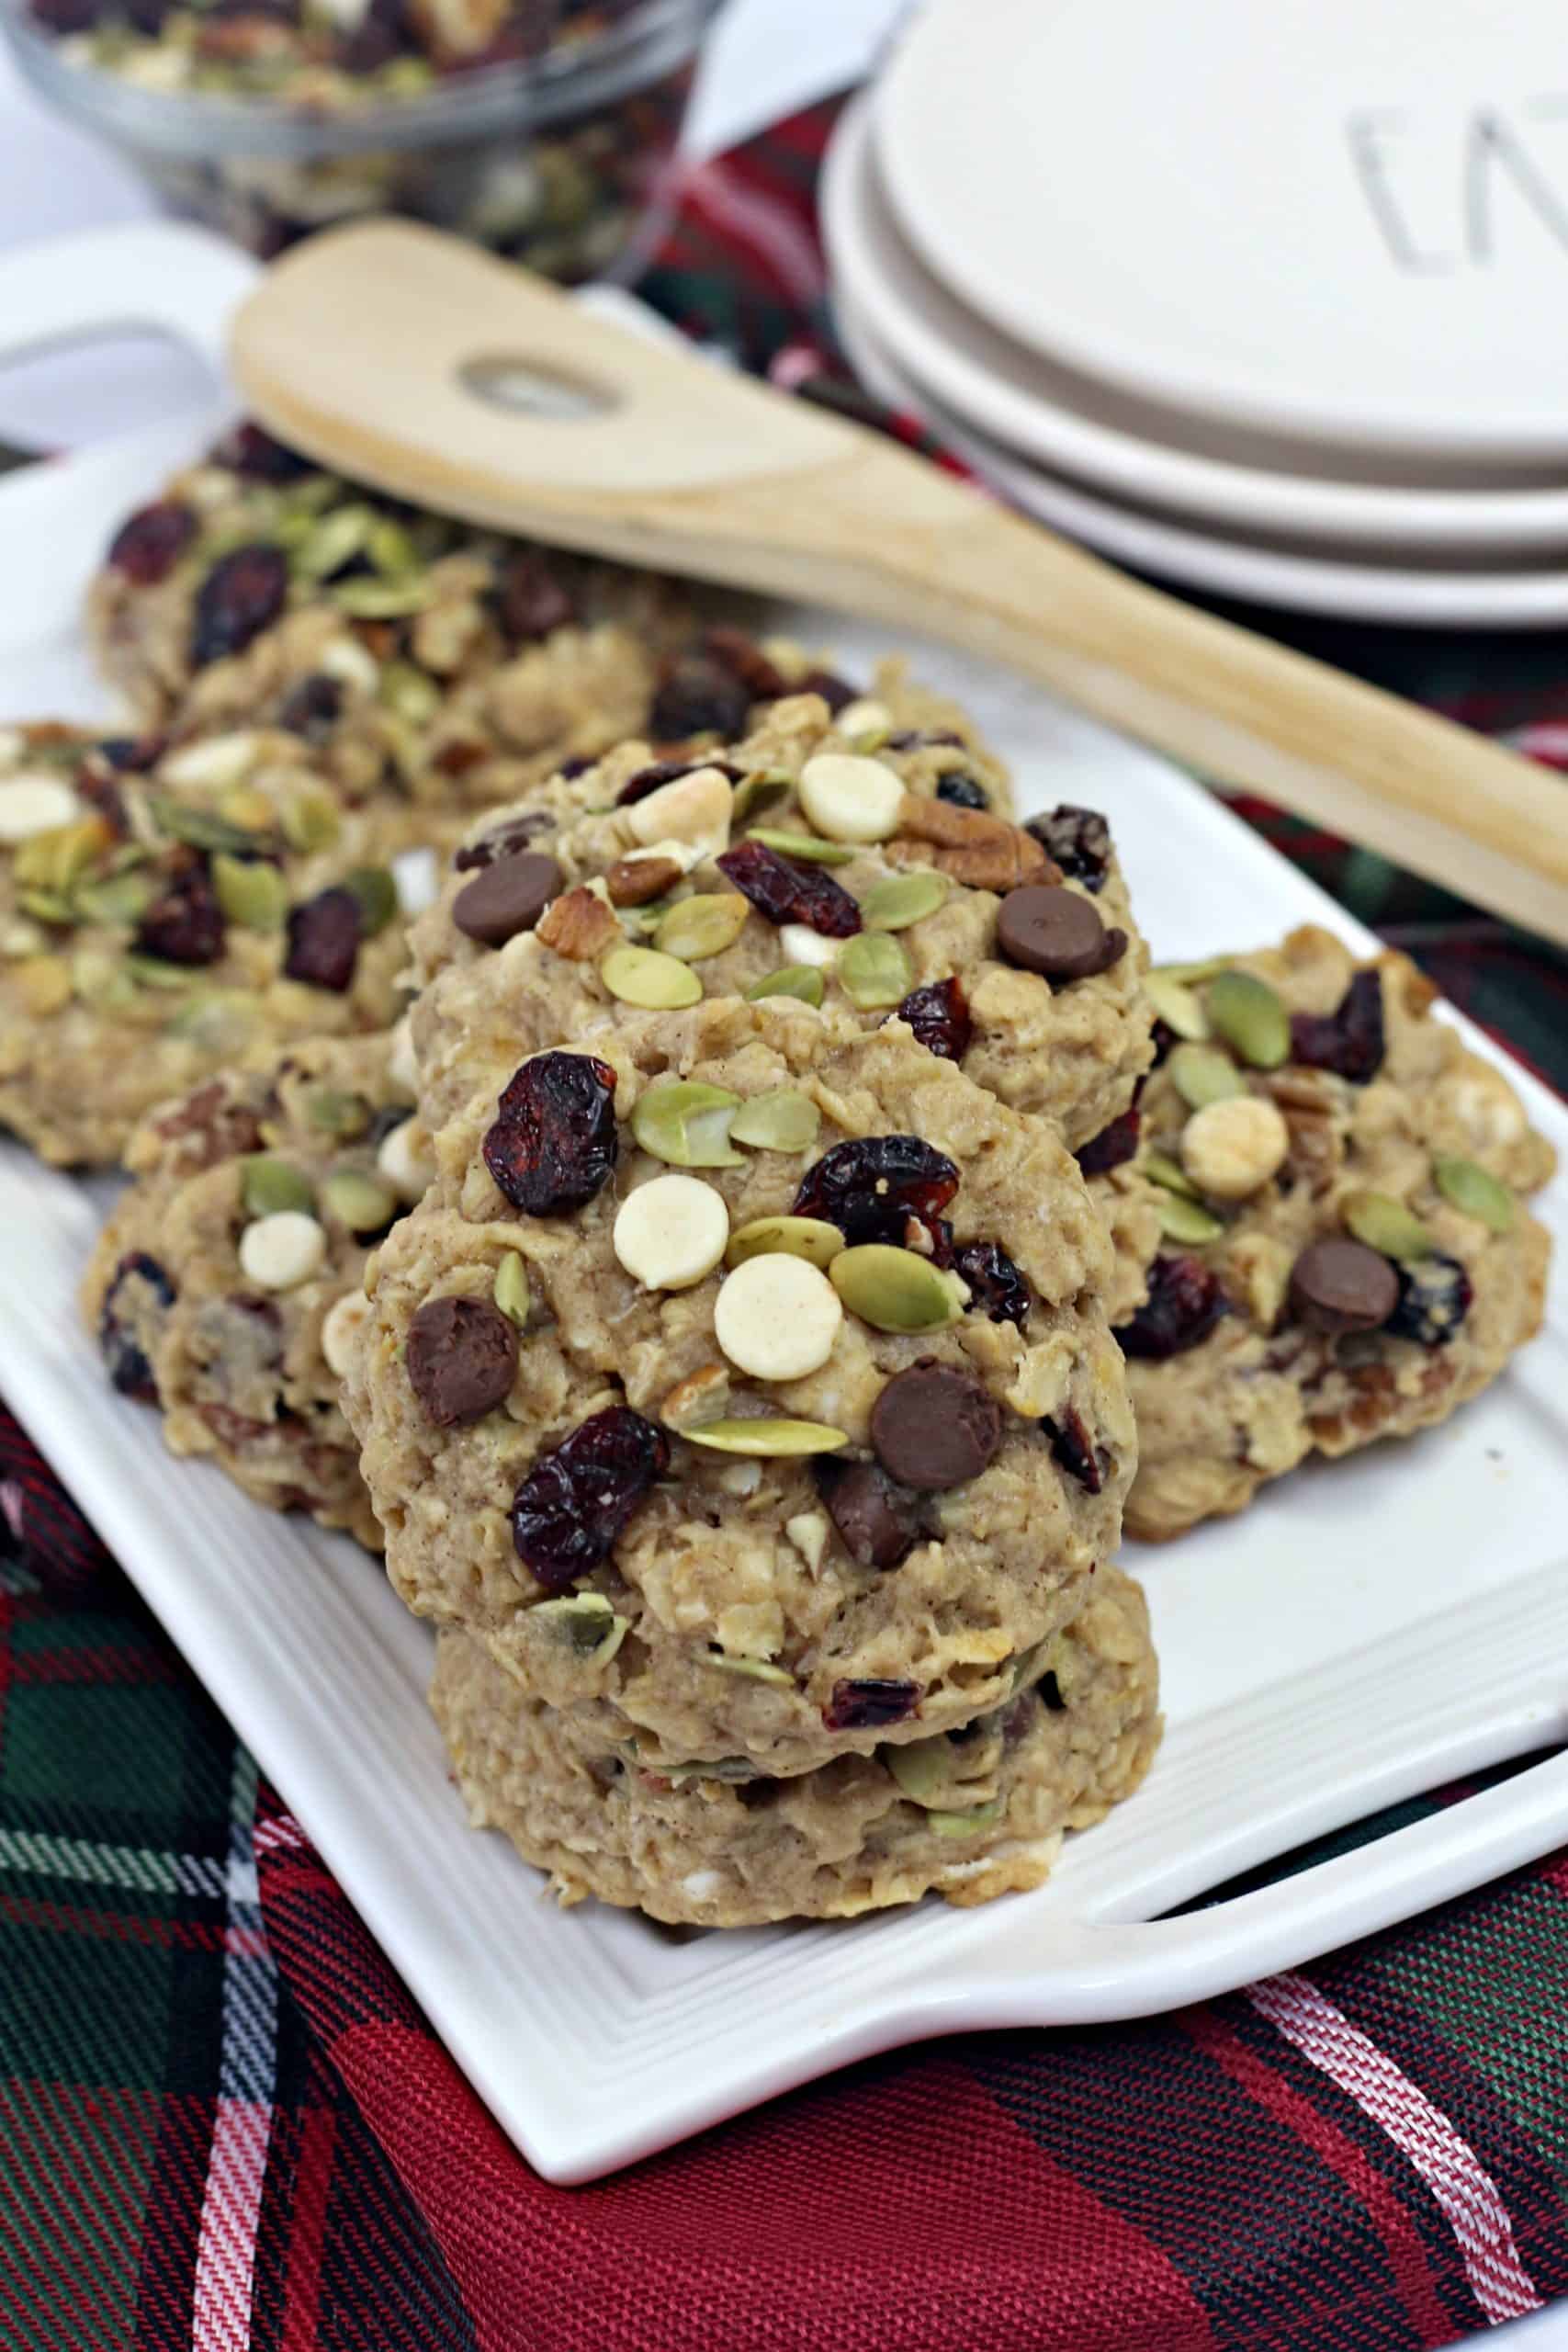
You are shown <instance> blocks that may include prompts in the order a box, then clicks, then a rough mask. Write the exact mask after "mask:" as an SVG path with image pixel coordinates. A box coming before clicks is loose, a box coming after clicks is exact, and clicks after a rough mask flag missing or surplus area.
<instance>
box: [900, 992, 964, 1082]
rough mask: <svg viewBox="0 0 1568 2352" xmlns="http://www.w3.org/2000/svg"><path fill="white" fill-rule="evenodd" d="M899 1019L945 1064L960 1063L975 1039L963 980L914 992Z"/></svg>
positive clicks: (905, 1003) (909, 994) (902, 1007)
mask: <svg viewBox="0 0 1568 2352" xmlns="http://www.w3.org/2000/svg"><path fill="white" fill-rule="evenodd" d="M898 1018H899V1020H900V1021H907V1022H908V1024H909V1026H910V1028H911V1029H912V1030H913V1031H914V1033H915V1035H916V1036H917V1037H918V1038H919V1041H920V1043H921V1045H922V1046H924V1047H925V1048H926V1051H927V1052H928V1053H931V1054H940V1055H941V1056H942V1059H943V1060H944V1061H949V1062H961V1061H962V1060H963V1059H964V1055H965V1054H966V1053H967V1051H968V1049H969V1041H970V1039H971V1038H972V1037H973V1036H974V1035H975V1023H974V1022H973V1021H972V1020H971V1019H970V1017H969V1001H968V999H967V998H966V997H965V995H964V983H963V982H962V980H956V979H954V980H928V981H927V982H926V985H925V987H924V988H923V989H910V990H909V993H908V996H907V997H906V998H905V999H904V1001H903V1003H902V1004H901V1005H900V1006H899V1007H898Z"/></svg>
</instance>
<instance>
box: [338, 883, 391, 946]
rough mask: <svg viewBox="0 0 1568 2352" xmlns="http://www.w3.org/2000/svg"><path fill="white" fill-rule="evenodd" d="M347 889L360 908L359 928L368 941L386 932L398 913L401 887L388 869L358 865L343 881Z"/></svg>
mask: <svg viewBox="0 0 1568 2352" xmlns="http://www.w3.org/2000/svg"><path fill="white" fill-rule="evenodd" d="M343 888H344V889H345V890H347V891H348V892H349V893H350V894H351V896H352V897H353V898H354V899H355V901H356V902H357V904H358V907H359V928H360V930H361V932H362V933H364V935H365V937H366V938H367V939H374V938H375V936H376V934H377V933H378V932H379V931H385V930H386V928H387V925H388V924H389V922H391V920H392V918H393V916H394V915H395V914H396V913H397V911H398V886H397V883H396V882H395V881H394V880H393V878H392V876H391V875H390V873H389V871H388V869H387V867H386V866H384V865H356V866H355V869H354V871H353V873H352V874H345V875H344V877H343Z"/></svg>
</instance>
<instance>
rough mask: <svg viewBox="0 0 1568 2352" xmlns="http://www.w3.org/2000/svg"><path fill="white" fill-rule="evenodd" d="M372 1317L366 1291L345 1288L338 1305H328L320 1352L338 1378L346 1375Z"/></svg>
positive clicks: (329, 1369)
mask: <svg viewBox="0 0 1568 2352" xmlns="http://www.w3.org/2000/svg"><path fill="white" fill-rule="evenodd" d="M369 1320H370V1301H369V1300H368V1299H367V1297H366V1295H365V1294H364V1292H363V1291H357V1290H351V1291H345V1292H344V1295H343V1297H342V1298H340V1299H339V1300H338V1302H337V1305H336V1306H333V1307H331V1308H329V1309H328V1311H327V1314H326V1316H325V1317H324V1318H323V1320H322V1323H321V1353H322V1355H323V1356H324V1357H325V1358H326V1362H327V1370H328V1371H329V1372H330V1373H333V1374H335V1375H336V1377H337V1378H338V1379H339V1380H342V1379H344V1377H345V1376H346V1374H347V1372H348V1367H349V1365H350V1363H352V1362H353V1361H354V1351H355V1347H356V1346H357V1345H358V1343H359V1334H360V1333H361V1331H363V1330H364V1329H365V1326H366V1325H367V1323H368V1322H369Z"/></svg>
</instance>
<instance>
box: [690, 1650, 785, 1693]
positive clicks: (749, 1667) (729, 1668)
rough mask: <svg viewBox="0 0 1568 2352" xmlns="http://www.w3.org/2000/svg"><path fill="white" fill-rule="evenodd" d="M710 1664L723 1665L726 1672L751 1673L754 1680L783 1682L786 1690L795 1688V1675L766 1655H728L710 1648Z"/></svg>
mask: <svg viewBox="0 0 1568 2352" xmlns="http://www.w3.org/2000/svg"><path fill="white" fill-rule="evenodd" d="M708 1664H709V1665H710V1666H717V1667H722V1668H723V1669H724V1671H725V1673H726V1674H745V1675H749V1676H750V1679H751V1680H752V1681H753V1682H782V1683H783V1684H784V1688H785V1689H786V1690H793V1689H794V1688H795V1677H794V1675H793V1674H786V1673H785V1672H784V1668H783V1667H782V1666H774V1665H773V1664H771V1663H770V1661H769V1660H768V1659H767V1658H765V1657H726V1656H725V1654H724V1652H723V1651H722V1650H709V1652H708Z"/></svg>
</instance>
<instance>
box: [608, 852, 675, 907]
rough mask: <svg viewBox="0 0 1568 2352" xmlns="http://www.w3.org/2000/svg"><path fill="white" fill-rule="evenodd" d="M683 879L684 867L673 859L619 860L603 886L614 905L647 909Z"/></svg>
mask: <svg viewBox="0 0 1568 2352" xmlns="http://www.w3.org/2000/svg"><path fill="white" fill-rule="evenodd" d="M680 879H681V867H680V866H679V865H678V864H677V863H676V861H675V859H674V858H672V857H618V858H617V859H616V860H615V864H614V865H612V866H611V868H610V871H609V872H608V874H606V875H605V876H604V887H605V888H606V889H607V890H608V891H609V893H610V904H611V905H612V906H614V907H645V906H646V905H647V904H648V902H649V899H661V898H662V897H663V896H664V893H665V891H666V890H668V889H669V888H671V884H673V883H676V882H679V880H680Z"/></svg>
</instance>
